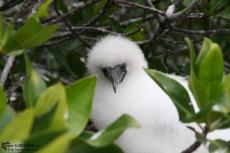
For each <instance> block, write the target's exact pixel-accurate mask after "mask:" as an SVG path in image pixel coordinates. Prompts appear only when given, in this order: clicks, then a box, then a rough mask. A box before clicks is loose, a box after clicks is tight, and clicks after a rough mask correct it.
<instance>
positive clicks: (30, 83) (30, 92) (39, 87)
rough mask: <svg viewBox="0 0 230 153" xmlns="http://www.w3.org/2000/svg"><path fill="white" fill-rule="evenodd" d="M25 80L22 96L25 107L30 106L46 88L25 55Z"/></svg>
mask: <svg viewBox="0 0 230 153" xmlns="http://www.w3.org/2000/svg"><path fill="white" fill-rule="evenodd" d="M25 62H26V77H27V78H26V80H25V84H24V91H23V96H24V99H25V103H26V105H27V107H32V106H34V105H35V102H36V101H37V99H38V98H39V96H40V95H41V93H42V92H43V91H44V90H45V89H46V84H45V82H44V81H43V80H42V78H41V77H40V76H39V74H38V73H37V72H36V71H35V70H34V69H33V68H32V64H31V62H30V60H29V58H28V57H27V56H26V55H25Z"/></svg>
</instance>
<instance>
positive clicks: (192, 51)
mask: <svg viewBox="0 0 230 153" xmlns="http://www.w3.org/2000/svg"><path fill="white" fill-rule="evenodd" d="M185 41H186V42H187V44H188V48H189V55H190V71H193V72H196V66H195V64H196V58H197V57H196V53H195V49H194V46H193V44H192V41H191V39H189V38H188V37H186V38H185Z"/></svg>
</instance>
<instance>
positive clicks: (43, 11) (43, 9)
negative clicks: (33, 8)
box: [34, 0, 53, 18]
mask: <svg viewBox="0 0 230 153" xmlns="http://www.w3.org/2000/svg"><path fill="white" fill-rule="evenodd" d="M52 2H53V0H46V1H45V2H43V3H42V4H41V5H40V6H39V8H38V11H37V12H36V13H35V15H34V17H35V18H40V17H48V15H49V14H48V9H49V6H50V4H52Z"/></svg>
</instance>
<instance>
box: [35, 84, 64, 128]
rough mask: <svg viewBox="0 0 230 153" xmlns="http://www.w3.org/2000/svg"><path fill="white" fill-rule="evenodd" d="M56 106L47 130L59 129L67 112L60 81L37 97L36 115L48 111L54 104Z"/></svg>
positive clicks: (62, 125)
mask: <svg viewBox="0 0 230 153" xmlns="http://www.w3.org/2000/svg"><path fill="white" fill-rule="evenodd" d="M55 104H56V105H57V106H56V110H55V113H54V115H53V117H52V119H51V120H50V124H49V130H53V131H54V130H59V129H63V128H64V127H65V114H66V113H67V102H66V95H65V88H64V86H63V85H62V84H61V83H57V84H56V85H53V86H51V87H49V88H48V89H47V90H46V91H45V92H43V93H42V94H41V96H40V97H39V99H38V101H37V103H36V107H35V114H36V116H41V115H43V114H45V113H47V112H49V111H50V110H51V109H52V108H53V107H54V105H55Z"/></svg>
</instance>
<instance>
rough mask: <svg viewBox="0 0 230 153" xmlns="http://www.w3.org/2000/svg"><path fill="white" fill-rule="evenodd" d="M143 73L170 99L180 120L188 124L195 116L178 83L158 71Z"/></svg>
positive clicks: (184, 92)
mask: <svg viewBox="0 0 230 153" xmlns="http://www.w3.org/2000/svg"><path fill="white" fill-rule="evenodd" d="M145 71H146V72H147V73H148V74H149V76H150V77H151V78H152V79H153V80H154V81H155V82H156V83H157V84H158V85H159V86H160V87H161V89H162V90H164V91H165V93H166V94H167V95H168V96H169V97H170V98H171V100H172V101H173V103H174V104H175V106H176V108H177V110H178V112H179V118H180V120H181V121H183V122H188V121H189V118H190V117H191V116H192V115H193V114H195V111H194V109H193V106H192V103H191V100H190V97H189V95H188V93H187V91H186V89H185V88H184V87H183V86H182V85H181V84H180V83H178V82H177V81H175V80H174V79H171V78H169V77H168V76H166V75H165V74H163V73H161V72H159V71H156V70H148V69H146V70H145ZM175 89H176V90H175Z"/></svg>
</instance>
